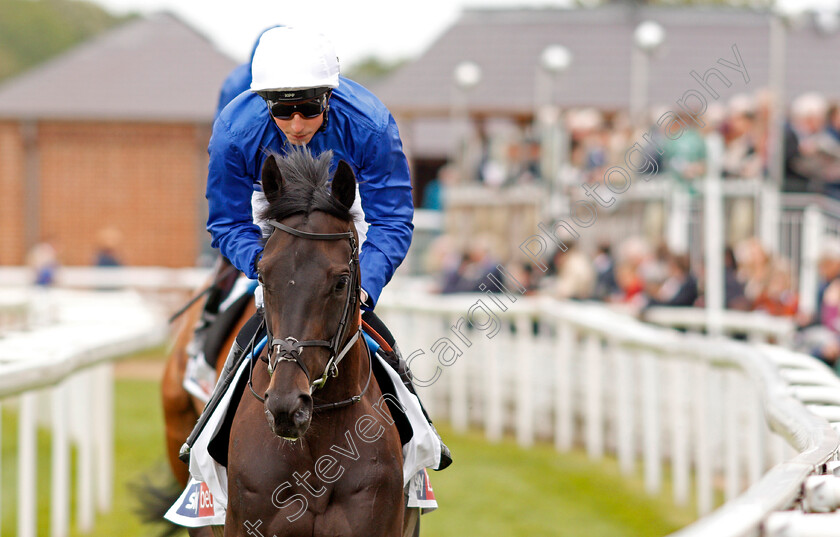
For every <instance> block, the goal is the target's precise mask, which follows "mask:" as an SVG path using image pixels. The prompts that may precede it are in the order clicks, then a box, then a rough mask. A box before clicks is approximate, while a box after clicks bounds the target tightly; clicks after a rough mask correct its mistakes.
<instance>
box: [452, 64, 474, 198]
mask: <svg viewBox="0 0 840 537" xmlns="http://www.w3.org/2000/svg"><path fill="white" fill-rule="evenodd" d="M452 81H453V82H454V84H453V97H452V111H451V116H452V129H453V132H454V133H455V136H454V140H453V161H454V162H455V163H456V165H457V168H458V170H459V174H460V182H461V183H465V182H467V175H468V173H469V170H468V162H467V161H468V159H467V155H468V153H469V137H468V136H469V132H470V129H469V113H468V103H467V95H468V94H469V92H470V90H472V89H473V88H475V87H476V86H477V85H478V84H479V83H480V82H481V67H480V66H479V65H478V64H477V63H475V62H472V61H462V62H460V63H458V64H457V65H456V66H455V69H454V70H453V71H452Z"/></svg>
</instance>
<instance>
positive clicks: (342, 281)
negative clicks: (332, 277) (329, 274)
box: [335, 275, 350, 292]
mask: <svg viewBox="0 0 840 537" xmlns="http://www.w3.org/2000/svg"><path fill="white" fill-rule="evenodd" d="M349 284H350V276H347V275H344V276H342V277H341V278H339V279H338V282H336V284H335V290H336V292H339V291H344V288H345V287H347V286H348V285H349Z"/></svg>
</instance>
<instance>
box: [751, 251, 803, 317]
mask: <svg viewBox="0 0 840 537" xmlns="http://www.w3.org/2000/svg"><path fill="white" fill-rule="evenodd" d="M792 286H793V282H792V280H791V275H790V267H789V266H788V264H787V263H785V262H782V261H776V262H775V263H773V264H772V267H771V270H770V277H769V278H768V280H767V285H766V286H765V287H764V288H763V289H762V290H761V292H760V293H759V295H758V297H756V300H755V303H754V305H753V307H754V309H755V310H757V311H766V312H767V313H769V314H770V315H777V316H784V317H793V316H794V315H795V314H796V310H797V309H798V307H799V297H798V296H797V294H796V292H795V291H793V289H792Z"/></svg>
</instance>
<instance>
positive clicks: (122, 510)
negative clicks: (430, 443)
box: [2, 351, 694, 537]
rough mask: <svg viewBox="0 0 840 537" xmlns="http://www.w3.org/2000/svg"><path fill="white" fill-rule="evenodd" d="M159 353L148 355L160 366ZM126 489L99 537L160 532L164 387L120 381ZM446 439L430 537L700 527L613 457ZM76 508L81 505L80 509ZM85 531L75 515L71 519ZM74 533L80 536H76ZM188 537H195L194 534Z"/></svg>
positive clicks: (7, 423) (43, 473)
mask: <svg viewBox="0 0 840 537" xmlns="http://www.w3.org/2000/svg"><path fill="white" fill-rule="evenodd" d="M158 352H159V351H154V352H151V353H144V354H143V355H138V356H137V358H136V359H137V360H146V361H148V360H153V359H155V356H156V355H158V356H159V354H157V353H158ZM115 394H116V409H115V416H116V417H117V423H116V461H117V466H116V468H115V479H116V484H115V486H114V501H113V507H114V508H113V511H112V512H110V513H108V514H105V515H99V516H97V518H96V523H95V531H94V532H93V533H91V534H89V535H93V536H103V537H104V536H109V537H110V536H114V535H120V536H124V537H131V536H148V535H155V534H157V531H156V530H157V529H158V528H156V527H153V526H149V525H143V524H142V523H141V522H140V520H139V519H138V517H137V516H136V515H135V514H134V511H135V509H136V507H137V500H136V498H135V496H134V494H133V493H132V491H131V490H130V489H129V487H128V484H130V483H137V482H138V481H139V480H140V479H141V478H142V477H144V476H150V477H151V478H152V479H153V481H155V482H163V481H164V480H165V478H166V476H167V475H168V467H167V466H166V463H165V461H164V455H163V445H164V444H163V420H162V413H161V408H160V398H159V390H158V385H157V383H156V382H154V381H144V380H125V379H121V380H118V381H117V384H116V389H115ZM9 407H10V405H4V412H3V426H2V435H3V439H2V449H3V467H2V472H3V473H2V533H3V534H4V535H14V534H16V526H15V520H14V518H15V513H16V511H15V510H16V501H15V495H16V486H17V473H16V470H15V468H16V460H15V456H14V455H12V454H13V453H16V452H17V447H16V445H17V439H16V427H17V423H16V417H15V412H14V411H13V409H10V408H9ZM441 433H442V434H443V436H444V438H445V439H446V441H447V444H448V445H449V446H450V448H451V449H452V451H453V454H454V458H455V463H454V464H453V465H452V467H450V468H448V469H447V470H445V471H443V472H431V478H432V485H433V486H434V490H435V494H436V496H437V498H438V502H439V503H440V505H441V508H440V509H439V510H437V511H435V512H432V513H430V514H427V515H424V516H423V517H422V519H421V520H422V526H421V527H422V535H424V536H427V537H430V536H435V537H447V536H459V537H461V536H472V535H481V536H487V537H492V536H504V537H513V536H520V535H521V536H525V535H527V536H529V537H530V536H538V535H551V536H586V537H598V536H605V537H606V536H609V537H622V536H628V537H629V536H661V535H666V534H668V533H670V532H673V531H675V530H676V529H679V528H680V527H682V526H684V525H686V524H688V523H690V522H691V521H692V520H693V518H694V513H693V512H692V511H691V510H688V509H680V508H675V507H674V506H673V504H672V503H671V502H670V501H668V500H667V498H666V497H665V493H663V496H662V497H660V498H650V497H648V496H647V494H646V493H645V492H644V490H643V487H642V483H641V479H640V477H638V476H637V477H633V478H630V479H628V478H626V477H625V476H623V475H621V474H620V472H619V471H618V465H617V463H616V462H615V461H614V460H612V459H605V460H603V461H597V462H596V461H591V460H589V459H587V457H586V456H585V455H584V454H581V453H578V452H575V453H571V454H558V453H556V452H555V451H554V450H553V449H552V448H551V447H550V446H536V447H534V448H532V449H527V450H526V449H521V448H519V447H517V446H516V445H515V443H514V442H513V441H511V440H505V441H503V442H500V443H498V444H491V443H488V442H486V441H485V440H484V438H483V436H482V434H481V433H478V432H471V433H468V434H455V433H453V432H452V431H451V430H449V429H447V428H446V427H442V428H441ZM38 449H39V452H38V455H39V460H40V466H39V470H40V471H39V475H38V482H39V527H38V535H48V534H49V533H48V532H49V520H48V519H49V453H50V449H49V435H48V434H46V433H44V432H41V433H40V434H39V448H38ZM73 509H75V507H73ZM71 521H72V523H73V524H74V527H75V511H72V512H71ZM71 535H74V536H76V535H80V534H79V533H77V532H75V529H74V530H73V531H72V532H71ZM184 535H185V534H184Z"/></svg>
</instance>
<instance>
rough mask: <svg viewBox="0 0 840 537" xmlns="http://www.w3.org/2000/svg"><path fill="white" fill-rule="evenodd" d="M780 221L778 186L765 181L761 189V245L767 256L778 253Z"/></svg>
mask: <svg viewBox="0 0 840 537" xmlns="http://www.w3.org/2000/svg"><path fill="white" fill-rule="evenodd" d="M780 221H781V198H780V195H779V185H778V184H774V182H773V181H765V182H764V184H763V188H762V189H761V228H760V229H759V237H760V238H761V244H763V245H764V248H765V249H766V250H767V253H769V254H771V255H772V254H776V253H778V252H779V222H780Z"/></svg>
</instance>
